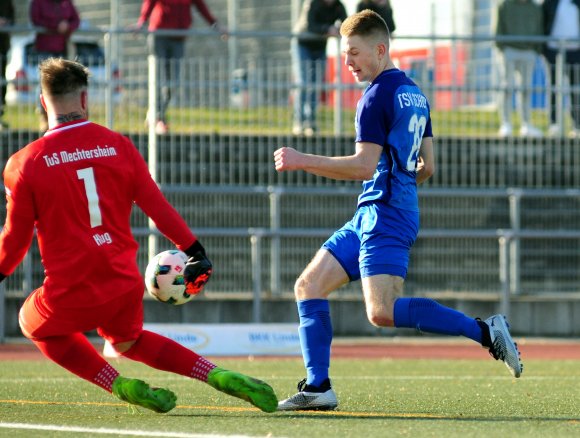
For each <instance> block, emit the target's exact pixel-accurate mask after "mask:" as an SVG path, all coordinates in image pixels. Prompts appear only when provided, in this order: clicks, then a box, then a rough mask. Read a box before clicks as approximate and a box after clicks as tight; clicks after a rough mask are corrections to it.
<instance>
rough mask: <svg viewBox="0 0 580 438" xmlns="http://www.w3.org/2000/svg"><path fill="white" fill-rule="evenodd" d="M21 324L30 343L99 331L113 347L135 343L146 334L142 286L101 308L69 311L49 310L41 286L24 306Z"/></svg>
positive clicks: (20, 314)
mask: <svg viewBox="0 0 580 438" xmlns="http://www.w3.org/2000/svg"><path fill="white" fill-rule="evenodd" d="M18 321H19V323H20V328H21V329H22V333H23V334H24V336H26V337H27V338H29V339H31V340H35V339H42V338H46V337H49V336H63V335H68V334H71V333H78V332H82V333H84V332H89V331H92V330H95V329H96V330H97V333H98V334H99V336H101V337H103V338H104V339H105V340H107V341H109V342H110V343H111V344H113V345H114V344H117V343H119V342H127V341H133V340H135V339H137V338H138V337H139V336H140V335H141V332H142V331H143V287H142V286H141V285H140V286H139V287H138V288H136V289H134V290H133V291H131V292H128V293H126V294H123V295H121V296H120V297H118V298H114V299H112V300H111V301H108V302H107V303H105V304H102V305H99V306H95V307H83V308H66V309H60V308H50V307H48V306H47V305H46V303H45V301H44V299H43V290H42V287H40V288H38V289H36V290H35V291H34V292H32V294H30V296H29V297H28V298H27V299H26V301H25V302H24V304H23V305H22V307H21V309H20V313H19V317H18Z"/></svg>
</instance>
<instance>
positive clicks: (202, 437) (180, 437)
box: [0, 423, 250, 438]
mask: <svg viewBox="0 0 580 438" xmlns="http://www.w3.org/2000/svg"><path fill="white" fill-rule="evenodd" d="M0 428H3V429H18V430H43V431H56V432H77V433H90V434H100V435H127V436H142V437H169V438H250V437H249V436H248V435H222V434H220V435H214V434H204V433H183V432H161V431H152V430H130V429H107V428H92V427H74V426H56V425H52V424H26V423H0Z"/></svg>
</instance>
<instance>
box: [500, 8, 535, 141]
mask: <svg viewBox="0 0 580 438" xmlns="http://www.w3.org/2000/svg"><path fill="white" fill-rule="evenodd" d="M543 26H544V24H543V19H542V8H541V7H540V6H539V5H538V4H536V3H534V1H533V0H505V1H504V2H503V3H501V4H500V5H499V7H498V9H497V17H496V36H498V37H504V36H518V37H528V36H531V37H539V36H543V35H544V29H543ZM496 45H497V48H498V49H499V52H500V56H501V58H502V62H501V63H500V65H499V72H500V92H499V112H500V119H501V126H500V129H499V135H500V136H501V137H507V136H510V135H512V132H513V127H512V108H513V102H512V100H513V96H514V92H516V91H517V89H518V88H517V87H516V83H517V80H518V78H517V77H516V75H519V92H518V93H517V95H518V99H517V101H518V106H519V110H520V119H521V126H520V135H522V136H528V137H541V136H542V131H540V130H539V129H538V128H536V127H535V126H533V125H532V92H531V86H532V81H533V76H534V69H535V67H536V60H537V58H538V53H539V52H541V50H542V44H541V43H540V42H532V41H501V40H498V41H496Z"/></svg>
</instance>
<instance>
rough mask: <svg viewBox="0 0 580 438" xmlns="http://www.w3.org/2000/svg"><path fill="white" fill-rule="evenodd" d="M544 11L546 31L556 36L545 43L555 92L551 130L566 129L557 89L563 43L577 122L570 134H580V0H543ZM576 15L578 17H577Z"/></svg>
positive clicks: (552, 96)
mask: <svg viewBox="0 0 580 438" xmlns="http://www.w3.org/2000/svg"><path fill="white" fill-rule="evenodd" d="M542 9H543V15H544V33H545V35H546V36H550V37H552V38H554V40H553V41H548V42H547V43H546V45H545V47H544V56H545V58H546V61H547V64H548V70H549V73H550V82H551V86H552V92H551V93H550V111H549V112H550V127H549V131H548V132H549V134H550V135H552V136H556V135H560V133H562V132H563V126H561V123H562V124H563V122H564V117H562V118H561V120H557V119H558V117H557V115H558V112H557V109H558V108H557V100H556V95H557V93H560V92H561V91H559V90H556V87H557V86H560V81H559V78H558V76H557V72H556V58H557V55H558V53H559V51H560V49H561V48H562V47H561V43H560V41H558V40H565V42H564V43H563V44H564V46H563V53H564V63H565V65H564V76H565V77H567V78H568V81H569V83H570V87H571V88H572V91H571V92H570V104H571V115H572V122H573V124H574V126H573V127H572V130H571V131H570V133H569V136H570V137H573V138H580V92H578V90H575V88H577V87H579V86H580V0H545V1H544V3H543V4H542ZM573 17H576V19H573Z"/></svg>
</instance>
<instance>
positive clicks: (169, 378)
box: [0, 374, 580, 383]
mask: <svg viewBox="0 0 580 438" xmlns="http://www.w3.org/2000/svg"><path fill="white" fill-rule="evenodd" d="M298 377H299V376H298ZM143 378H144V379H152V380H154V381H155V382H172V381H176V380H191V379H188V378H187V377H182V376H144V377H143ZM457 378H461V379H464V380H505V379H509V378H511V377H510V376H509V375H507V374H506V375H501V376H499V375H498V376H487V375H477V376H467V375H463V376H457V375H453V376H441V375H418V376H390V375H388V374H384V375H382V376H347V375H345V376H341V375H333V376H332V379H333V380H338V379H348V380H363V381H364V380H375V381H376V380H379V381H380V380H385V381H393V380H456V379H457ZM296 379H297V376H273V377H268V378H267V379H266V380H268V381H287V380H296ZM78 380H79V379H78V377H73V376H71V377H26V378H23V377H0V383H30V382H40V383H42V382H46V383H65V382H73V381H78ZM522 380H523V379H522ZM525 380H540V381H541V380H580V375H578V376H575V375H572V376H527V375H525Z"/></svg>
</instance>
